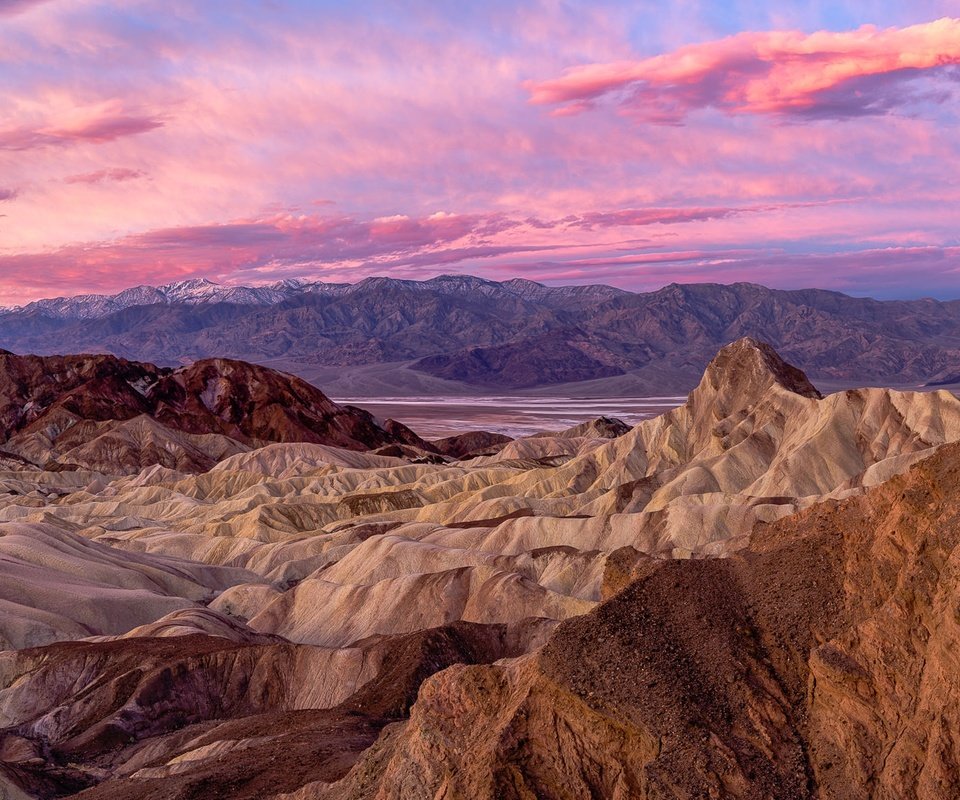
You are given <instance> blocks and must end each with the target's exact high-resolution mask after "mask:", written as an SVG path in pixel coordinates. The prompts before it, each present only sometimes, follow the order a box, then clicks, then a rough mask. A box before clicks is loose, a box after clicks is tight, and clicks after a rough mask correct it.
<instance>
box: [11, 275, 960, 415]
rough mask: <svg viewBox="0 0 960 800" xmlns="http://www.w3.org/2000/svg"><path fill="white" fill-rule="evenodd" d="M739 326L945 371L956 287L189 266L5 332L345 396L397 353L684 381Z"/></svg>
mask: <svg viewBox="0 0 960 800" xmlns="http://www.w3.org/2000/svg"><path fill="white" fill-rule="evenodd" d="M743 336H753V337H755V338H758V339H762V340H763V341H766V342H769V343H770V344H771V345H773V346H774V347H775V348H777V350H778V352H780V353H781V354H783V355H784V356H785V357H787V358H788V359H789V360H791V362H793V363H796V364H797V365H799V366H800V367H801V368H803V369H804V370H805V371H807V372H808V373H809V374H811V375H812V376H814V377H817V378H823V379H831V380H835V381H842V382H847V383H850V384H853V385H864V384H872V385H878V384H887V385H889V384H897V385H904V384H921V383H928V382H930V383H938V382H943V381H951V380H953V379H954V378H955V377H956V375H957V370H958V364H960V301H953V302H937V301H933V300H918V301H909V302H906V301H889V302H880V301H875V300H869V299H861V298H853V297H848V296H846V295H843V294H839V293H836V292H827V291H818V290H807V291H777V290H772V289H766V288H764V287H762V286H757V285H754V284H744V283H739V284H733V285H730V286H723V285H719V284H693V285H683V286H681V285H671V286H667V287H665V288H663V289H661V290H659V291H656V292H650V293H641V294H634V293H630V292H624V291H621V290H618V289H614V288H612V287H608V286H578V287H547V286H543V285H541V284H537V283H534V282H532V281H524V280H519V279H517V280H511V281H504V282H502V283H498V282H495V281H488V280H483V279H480V278H473V277H470V276H441V277H438V278H433V279H431V280H428V281H422V282H417V281H407V280H396V279H391V278H370V279H367V280H363V281H360V282H359V283H357V284H354V285H348V284H323V283H317V282H314V283H303V282H285V283H282V284H276V285H273V286H268V287H256V288H249V287H225V286H218V285H216V284H211V283H209V282H204V281H191V282H185V283H180V284H171V285H169V286H165V287H159V288H153V287H137V288H135V289H131V290H128V291H126V292H123V293H121V294H119V295H115V296H112V297H106V296H97V295H94V296H87V297H80V298H60V299H55V300H44V301H38V302H35V303H31V304H29V305H26V306H24V307H22V308H18V309H8V310H6V311H5V312H3V313H0V347H6V348H7V349H9V350H12V351H15V352H20V353H38V354H59V353H63V352H64V348H65V347H69V348H70V349H71V350H74V351H75V350H77V349H80V350H84V351H90V352H102V353H111V354H114V355H117V356H121V357H124V358H129V359H134V360H148V361H152V362H156V363H160V364H168V365H169V364H182V363H185V362H186V361H189V360H196V359H203V358H208V357H211V356H229V357H231V358H237V359H243V360H246V361H254V362H266V361H269V362H271V363H279V364H282V366H283V368H284V369H286V370H291V371H294V372H297V373H298V374H301V375H304V376H307V377H309V378H316V377H318V376H320V377H322V381H321V385H323V386H324V387H325V388H327V389H331V387H332V388H333V389H338V390H342V391H343V392H344V394H345V395H347V396H349V395H352V394H354V392H353V391H351V389H350V386H351V383H350V379H351V378H350V376H351V374H352V373H353V372H355V371H356V370H357V369H358V368H361V369H362V368H363V367H364V366H367V365H377V364H383V365H388V368H389V371H388V372H387V373H386V375H385V377H384V380H383V388H382V389H380V390H379V391H386V392H388V393H394V392H395V387H396V386H397V385H410V386H413V387H421V388H424V387H426V388H430V387H432V388H433V389H437V388H438V387H439V388H442V389H444V390H446V391H447V393H456V392H457V391H478V390H490V389H514V390H517V389H525V390H526V389H534V388H537V387H544V386H558V385H562V384H569V383H571V382H574V383H580V382H585V381H587V382H592V383H590V384H588V385H589V386H590V387H591V390H593V391H595V392H599V393H601V394H610V393H627V394H637V393H640V394H644V393H646V394H663V393H676V392H681V391H682V392H685V391H688V390H689V389H690V388H692V387H693V386H694V385H696V382H697V379H698V377H699V375H700V374H701V372H702V371H703V369H704V367H705V366H706V364H707V363H708V362H709V360H710V359H711V358H712V356H713V355H714V354H715V353H716V351H717V350H718V349H719V348H720V347H722V346H723V345H725V344H727V343H729V342H731V341H734V340H736V339H738V338H740V337H743ZM66 343H69V345H67V344H66ZM324 367H326V368H327V369H326V370H324V369H323V368H324ZM414 393H416V392H414Z"/></svg>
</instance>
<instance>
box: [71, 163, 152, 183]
mask: <svg viewBox="0 0 960 800" xmlns="http://www.w3.org/2000/svg"><path fill="white" fill-rule="evenodd" d="M146 174H147V173H145V172H144V171H143V170H139V169H129V168H128V167H112V168H110V169H98V170H96V171H95V172H84V173H81V174H79V175H70V176H69V177H67V178H64V183H89V184H95V183H109V182H121V181H132V180H135V179H137V178H142V177H143V176H144V175H146Z"/></svg>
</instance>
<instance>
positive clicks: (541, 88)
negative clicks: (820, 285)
mask: <svg viewBox="0 0 960 800" xmlns="http://www.w3.org/2000/svg"><path fill="white" fill-rule="evenodd" d="M958 64H960V19H951V18H943V19H940V20H937V21H935V22H928V23H924V24H920V25H913V26H911V27H906V28H886V29H882V30H881V29H879V28H876V27H875V26H872V25H864V26H863V27H861V28H858V29H857V30H855V31H849V32H841V33H835V32H830V31H819V32H817V33H812V34H805V33H802V32H799V31H768V32H745V33H740V34H737V35H735V36H730V37H727V38H725V39H719V40H715V41H710V42H705V43H701V44H693V45H687V46H685V47H681V48H679V49H678V50H675V51H673V52H671V53H666V54H664V55H659V56H655V57H653V58H647V59H643V60H641V61H620V62H614V63H607V64H602V63H598V64H588V65H584V66H579V67H575V68H573V69H569V70H567V71H566V72H565V73H564V74H563V75H562V76H561V77H559V78H553V79H549V80H543V81H528V82H527V83H525V87H526V88H527V90H528V91H529V92H530V102H532V103H534V104H540V105H554V106H558V108H557V111H556V112H555V113H560V114H571V113H578V112H581V111H584V110H586V109H588V108H590V107H591V106H592V105H593V103H594V102H595V101H597V100H599V99H600V98H603V97H606V96H611V95H612V96H614V97H615V98H616V99H617V100H618V101H619V102H620V103H621V104H622V105H623V106H624V107H626V108H628V109H629V110H630V111H631V112H632V113H636V114H638V115H639V116H641V117H643V118H645V119H647V120H649V121H654V122H677V121H679V120H681V119H683V117H684V116H685V115H686V114H687V113H689V112H690V111H692V110H694V109H698V108H707V107H713V108H719V109H722V110H724V111H726V112H728V113H749V114H790V115H799V116H804V115H807V116H811V115H812V116H824V117H832V118H843V117H852V116H863V115H865V114H881V113H886V112H888V111H889V110H891V109H892V108H894V107H897V106H899V105H902V104H903V103H905V102H907V101H908V100H909V99H912V98H913V97H914V95H913V94H911V93H909V92H907V91H906V90H905V89H904V84H905V82H907V81H909V80H911V79H913V78H916V77H918V76H921V75H923V74H929V73H932V72H934V71H936V70H940V69H943V68H945V67H950V66H956V65H958ZM948 97H949V94H947V93H943V92H941V93H938V94H934V95H926V99H932V100H935V101H939V102H943V101H944V100H945V99H947V98H948Z"/></svg>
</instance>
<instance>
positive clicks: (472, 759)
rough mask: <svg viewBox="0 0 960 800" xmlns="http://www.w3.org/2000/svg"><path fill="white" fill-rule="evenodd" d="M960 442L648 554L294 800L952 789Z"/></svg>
mask: <svg viewBox="0 0 960 800" xmlns="http://www.w3.org/2000/svg"><path fill="white" fill-rule="evenodd" d="M958 545H960V446H958V445H948V446H945V447H944V448H942V449H941V450H939V451H938V452H937V453H936V454H935V455H933V456H931V457H930V458H928V459H926V460H924V461H922V462H921V463H919V464H917V465H915V466H914V467H913V468H912V469H911V470H910V471H909V472H908V473H907V474H906V475H903V476H899V477H896V478H894V479H892V480H891V481H889V482H888V483H886V484H884V485H883V486H881V487H879V488H876V489H874V490H872V491H870V492H869V493H867V494H866V495H863V496H860V497H855V498H851V499H848V500H846V501H842V502H829V503H824V504H822V505H819V506H816V507H814V508H812V509H810V510H808V511H806V512H803V513H801V514H798V515H795V516H793V517H790V518H787V519H784V520H780V521H778V522H776V523H774V524H772V525H761V526H760V527H759V528H758V529H757V530H756V531H755V533H754V535H753V537H752V540H751V543H750V546H749V547H748V548H747V549H746V550H745V551H743V552H741V553H739V554H736V555H734V556H732V557H730V558H728V559H721V560H708V561H659V562H651V563H647V564H646V565H644V567H643V569H642V572H643V573H644V574H643V575H642V577H639V579H637V580H636V581H635V582H634V583H632V584H631V585H630V586H629V587H628V588H627V589H626V590H625V591H623V592H622V593H621V594H619V595H617V596H616V597H614V598H613V599H611V600H609V601H607V602H606V603H604V604H603V605H601V606H600V607H598V608H597V609H596V610H595V611H594V612H592V613H591V614H589V615H587V616H585V617H580V618H577V619H573V620H570V621H568V622H566V623H563V624H561V626H560V627H559V628H558V629H557V630H556V631H555V632H554V634H553V636H552V638H551V640H550V641H549V643H548V644H547V645H546V647H545V648H544V649H543V650H542V651H540V652H538V653H536V654H534V655H532V656H527V657H524V658H521V659H516V660H512V661H508V662H504V663H501V664H497V665H491V666H473V667H471V666H457V667H453V668H451V669H448V670H445V671H444V672H442V673H440V674H438V675H436V676H434V677H433V678H432V679H430V680H429V681H427V682H426V683H425V684H424V686H423V687H422V689H421V692H420V696H419V700H418V702H417V704H416V705H415V706H414V708H413V713H412V716H411V718H410V720H409V722H407V723H405V724H403V725H399V726H395V727H393V728H391V729H388V731H387V732H385V734H384V735H383V736H382V737H381V739H380V740H379V741H378V743H377V744H376V745H375V746H374V747H373V748H371V750H370V751H368V753H366V754H365V755H364V757H363V759H362V760H361V761H360V762H359V763H358V764H357V765H356V766H355V767H354V768H353V769H352V770H351V772H350V773H349V774H348V776H347V777H346V778H344V779H343V780H342V781H341V782H338V783H336V784H334V785H332V786H327V785H324V784H320V783H318V784H315V785H314V786H312V787H307V788H305V789H304V790H302V791H300V792H298V793H297V794H296V795H294V796H295V797H297V798H346V797H350V798H363V797H377V798H400V797H403V798H418V797H422V798H436V797H445V798H448V797H449V798H453V797H475V798H494V797H495V798H533V797H537V798H580V797H607V798H678V797H683V798H694V797H704V798H706V797H710V798H770V797H776V798H838V800H839V799H841V798H842V800H860V799H861V798H862V799H863V800H867V798H908V797H909V798H922V799H923V800H939V798H946V797H956V796H958V791H960V739H958V737H957V735H956V731H957V730H958V726H960V650H958V648H957V640H958V634H960V623H958V617H957V599H958V597H960V548H958Z"/></svg>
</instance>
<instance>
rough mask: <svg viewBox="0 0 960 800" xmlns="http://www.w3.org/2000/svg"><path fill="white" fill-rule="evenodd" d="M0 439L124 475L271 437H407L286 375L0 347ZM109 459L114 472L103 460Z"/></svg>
mask: <svg viewBox="0 0 960 800" xmlns="http://www.w3.org/2000/svg"><path fill="white" fill-rule="evenodd" d="M0 439H2V440H4V444H3V447H4V449H5V450H6V451H8V452H10V453H12V454H14V455H18V456H21V457H22V458H25V459H27V460H29V461H31V462H32V463H34V464H36V465H39V466H44V465H46V464H47V463H48V462H54V463H58V464H67V465H70V464H72V465H75V466H81V467H84V468H88V469H99V470H103V471H104V472H111V471H112V472H117V471H119V472H131V471H134V472H136V471H139V470H140V469H142V468H144V467H147V466H151V465H154V464H160V465H162V466H164V467H169V468H171V469H177V470H180V471H185V472H200V471H205V470H207V469H209V468H210V467H211V466H212V465H213V464H215V463H216V462H217V461H219V460H221V459H223V458H225V457H227V456H229V455H233V454H234V453H237V452H242V451H245V450H247V449H249V448H250V447H257V446H261V445H264V444H267V443H270V442H312V443H317V444H328V445H335V446H337V447H344V448H348V449H354V450H358V449H370V448H373V447H378V446H381V445H384V444H389V443H393V442H405V443H409V444H415V445H419V446H422V447H423V448H424V449H429V445H427V444H426V443H425V442H423V441H422V440H420V439H419V437H417V436H416V434H414V433H413V432H412V431H410V430H409V429H408V428H405V427H403V426H402V425H399V424H398V423H394V424H393V425H392V426H391V429H390V430H387V429H385V428H383V427H381V426H380V425H379V424H378V423H377V422H376V420H375V419H374V418H373V417H372V416H371V415H370V414H369V413H367V412H366V411H363V410H362V409H359V408H353V407H341V406H339V405H337V404H336V403H334V402H333V401H331V400H330V399H329V398H327V397H326V395H324V394H323V393H322V392H320V391H319V390H318V389H316V388H315V387H313V386H311V385H310V384H308V383H306V382H304V381H302V380H300V379H299V378H295V377H293V376H292V375H286V374H284V373H280V372H276V371H274V370H270V369H267V368H265V367H260V366H256V365H253V364H246V363H244V362H240V361H229V360H226V359H210V360H205V361H198V362H196V363H194V364H191V365H190V366H188V367H182V368H180V369H167V368H161V367H156V366H154V365H153V364H140V363H135V362H130V361H125V360H124V359H118V358H114V357H112V356H65V357H60V356H50V357H39V356H15V355H13V354H11V353H6V352H4V353H0ZM111 466H112V467H113V469H111Z"/></svg>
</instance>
